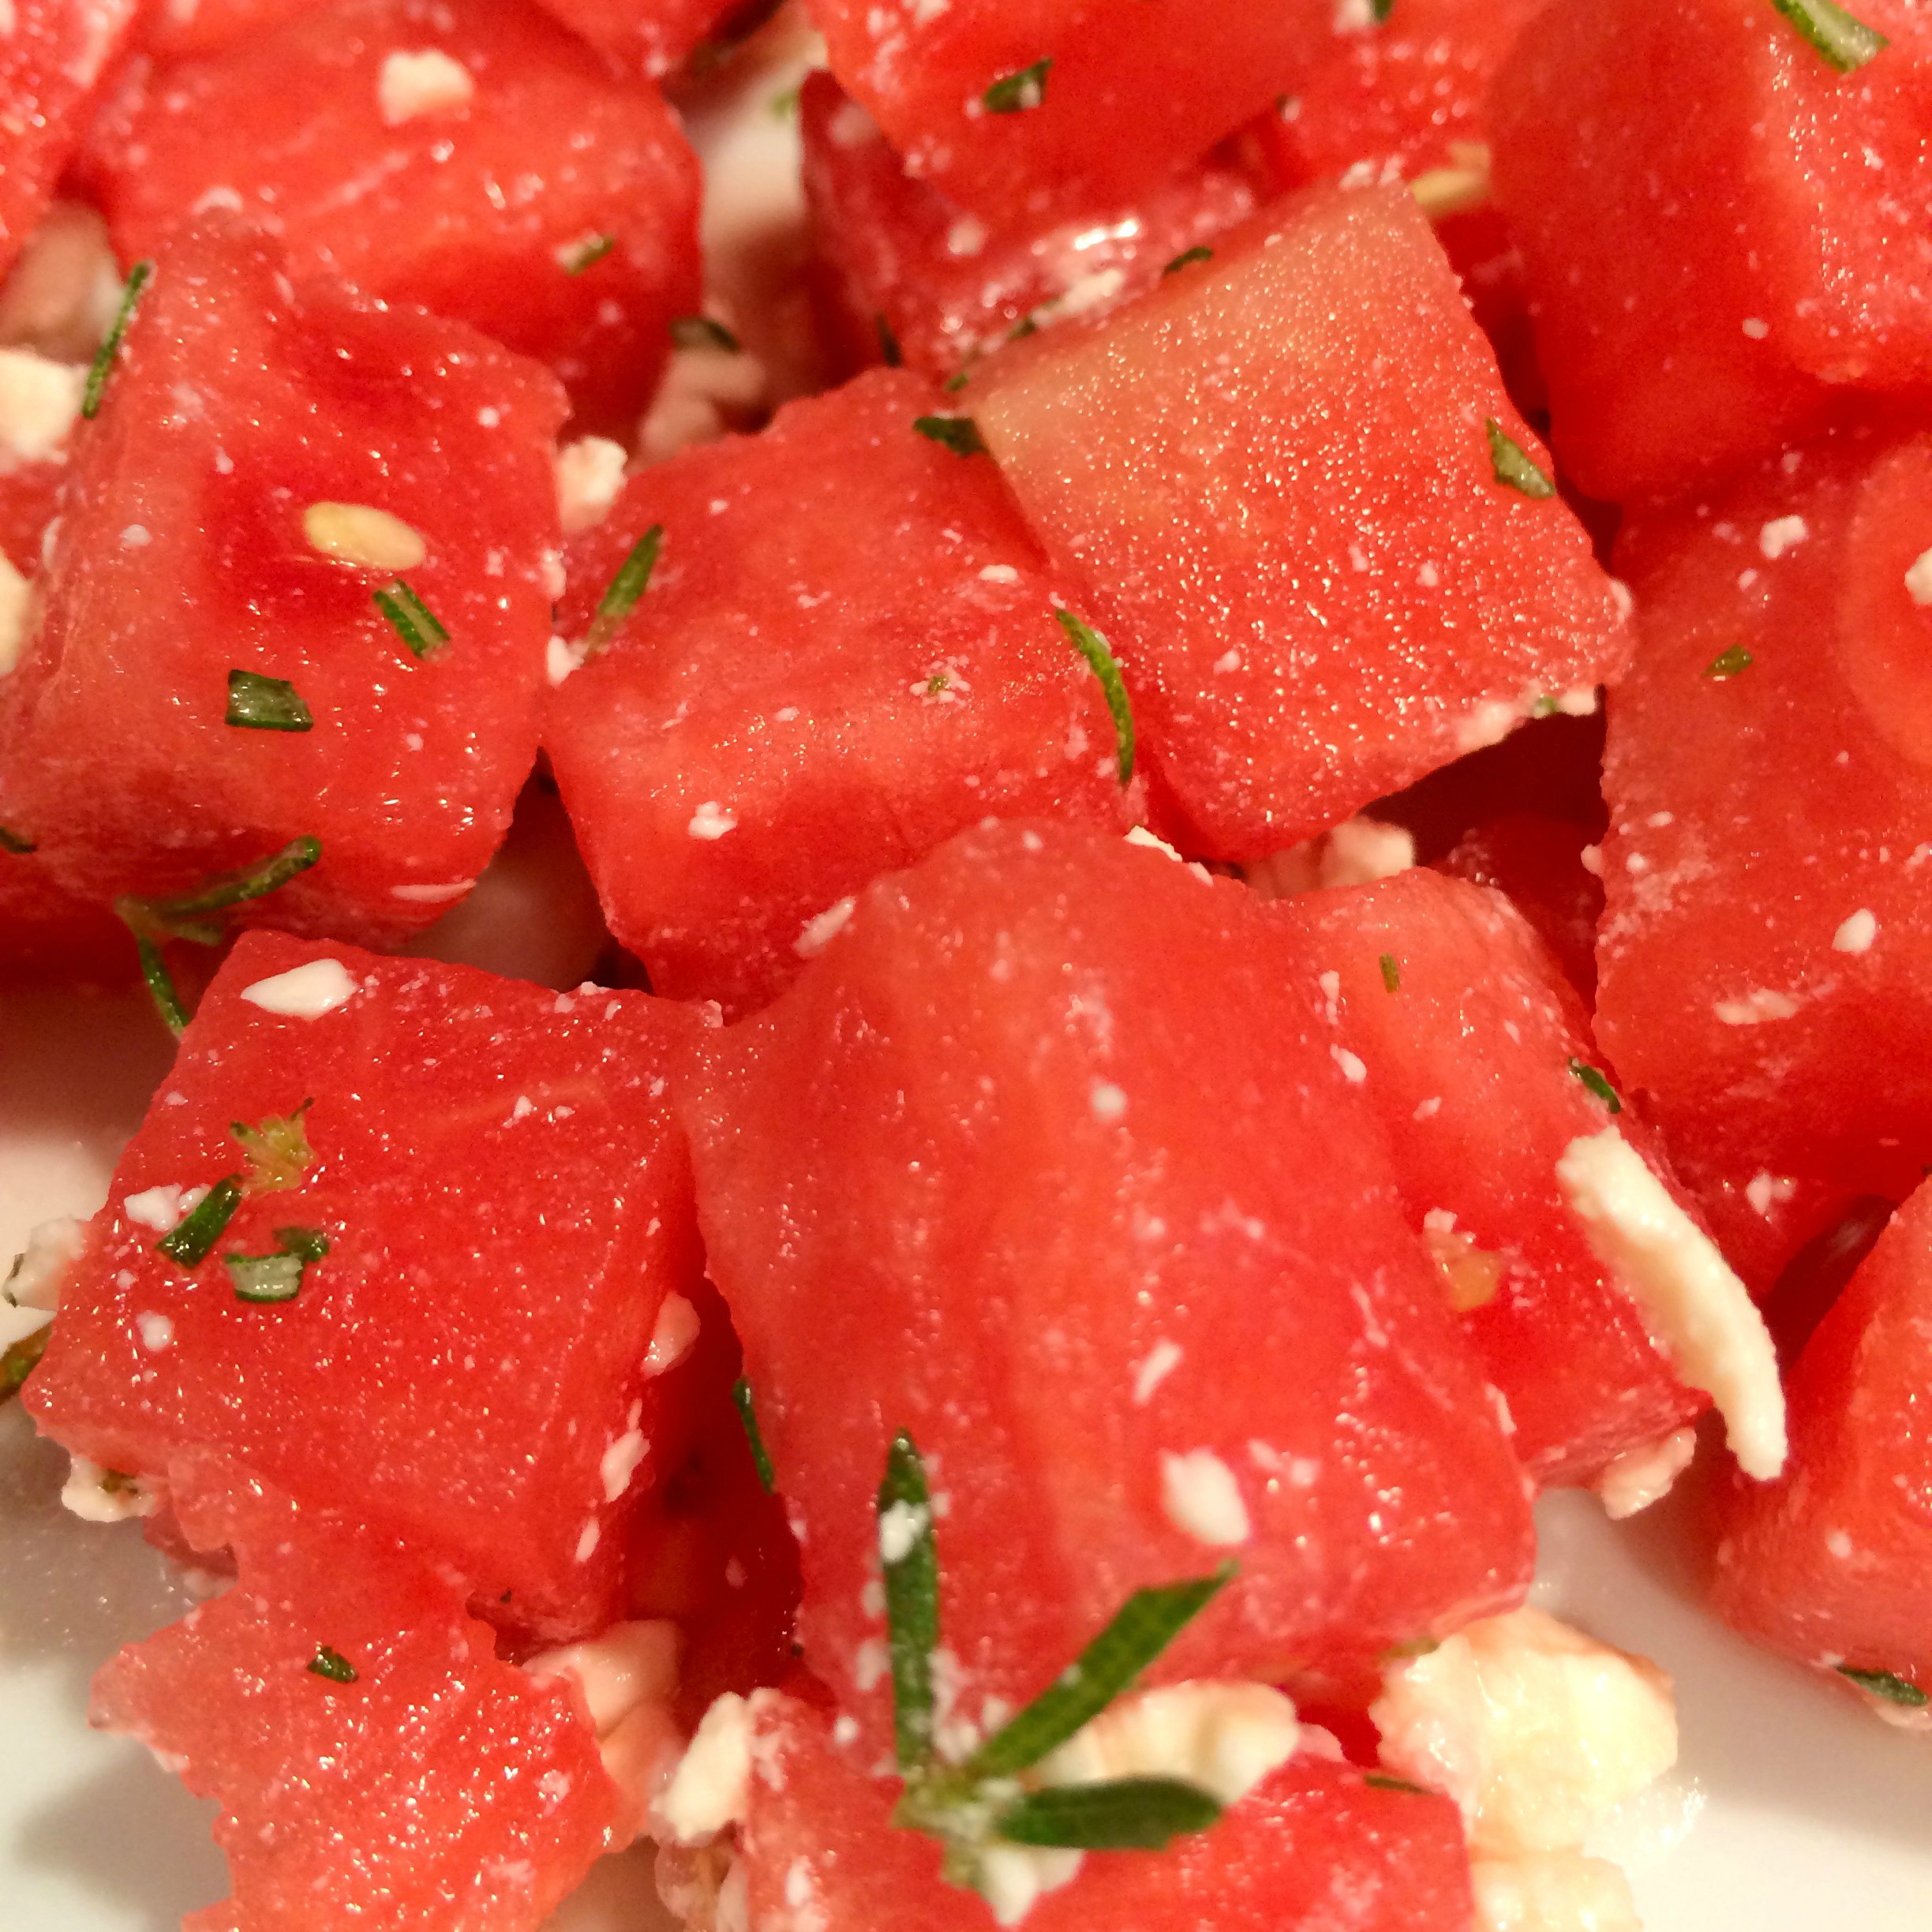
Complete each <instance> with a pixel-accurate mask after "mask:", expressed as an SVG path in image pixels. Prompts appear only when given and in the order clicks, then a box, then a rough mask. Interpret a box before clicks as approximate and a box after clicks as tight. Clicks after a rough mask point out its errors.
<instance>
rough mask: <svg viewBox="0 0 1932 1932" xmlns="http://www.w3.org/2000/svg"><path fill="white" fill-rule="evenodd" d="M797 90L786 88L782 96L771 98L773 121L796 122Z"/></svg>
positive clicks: (776, 95) (775, 95)
mask: <svg viewBox="0 0 1932 1932" xmlns="http://www.w3.org/2000/svg"><path fill="white" fill-rule="evenodd" d="M798 110H799V90H798V88H795V87H792V88H786V89H785V90H784V92H783V93H782V94H774V95H773V96H772V98H771V116H772V118H773V120H774V121H796V119H797V118H798Z"/></svg>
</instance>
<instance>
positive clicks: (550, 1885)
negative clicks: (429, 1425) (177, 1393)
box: [92, 1450, 619, 1932]
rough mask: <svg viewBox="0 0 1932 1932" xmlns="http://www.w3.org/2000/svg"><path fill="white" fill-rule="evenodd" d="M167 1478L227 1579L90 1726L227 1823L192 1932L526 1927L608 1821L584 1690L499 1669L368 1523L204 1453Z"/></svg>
mask: <svg viewBox="0 0 1932 1932" xmlns="http://www.w3.org/2000/svg"><path fill="white" fill-rule="evenodd" d="M169 1481H170V1490H171V1493H172V1495H173V1497H174V1507H175V1510H176V1512H177V1514H178V1516H179V1518H180V1521H181V1525H182V1530H183V1532H184V1533H185V1537H186V1538H187V1539H188V1541H189V1542H190V1543H191V1544H193V1547H194V1548H197V1549H200V1550H210V1551H213V1550H220V1549H223V1548H230V1549H232V1550H233V1551H234V1554H235V1557H236V1559H237V1563H238V1571H239V1577H238V1582H236V1583H235V1585H234V1587H233V1588H232V1589H229V1590H227V1592H226V1593H224V1594H223V1595H222V1596H221V1597H218V1598H217V1599H216V1600H215V1601H213V1602H212V1603H207V1604H203V1605H202V1606H201V1607H200V1608H198V1609H196V1610H193V1611H191V1612H189V1615H188V1616H186V1617H185V1619H183V1620H182V1622H181V1623H177V1624H174V1625H173V1626H171V1627H169V1628H168V1629H166V1630H163V1631H160V1632H159V1634H156V1635H155V1636H153V1637H151V1638H148V1639H147V1640H146V1641H145V1642H141V1643H137V1644H131V1645H129V1646H128V1647H127V1648H126V1649H124V1650H123V1651H122V1652H121V1653H120V1654H119V1655H118V1657H115V1658H114V1659H113V1661H111V1662H110V1663H109V1664H107V1666H106V1668H104V1669H103V1670H102V1672H100V1674H99V1676H98V1677H96V1678H95V1683H94V1696H93V1705H92V1720H93V1722H94V1723H95V1724H97V1725H99V1726H101V1727H103V1728H106V1729H108V1730H113V1731H121V1732H129V1733H130V1734H132V1735H133V1736H135V1737H137V1738H138V1739H140V1741H141V1742H142V1743H144V1744H146V1745H148V1747H149V1748H150V1749H152V1750H153V1751H154V1752H155V1754H156V1755H157V1756H159V1757H160V1758H162V1759H163V1762H167V1763H169V1764H170V1765H173V1766H174V1768H176V1769H178V1770H179V1771H180V1773H181V1776H182V1781H183V1782H184V1783H185V1784H186V1785H187V1787H188V1788H189V1790H190V1791H192V1792H194V1793H195V1794H196V1795H197V1796H200V1797H204V1798H212V1799H215V1801H216V1802H217V1803H219V1806H220V1807H221V1814H220V1816H219V1818H218V1819H217V1821H216V1823H215V1837H216V1839H217V1840H218V1841H219V1843H220V1844H221V1845H222V1848H223V1850H224V1851H226V1852H227V1855H228V1862H229V1870H230V1880H231V1883H232V1885H233V1886H234V1895H233V1896H232V1897H231V1898H230V1899H229V1900H227V1902H226V1903H225V1904H220V1905H215V1906H211V1907H210V1908H208V1909H207V1910H206V1911H200V1912H197V1913H194V1914H193V1915H190V1917H189V1919H188V1920H187V1932H243V1928H245V1929H246V1932H317V1928H320V1927H322V1926H348V1925H355V1926H371V1927H377V1926H380V1927H383V1928H394V1929H395V1932H401V1928H402V1927H405V1926H406V1927H408V1928H410V1932H458V1929H459V1928H461V1932H535V1928H536V1927H537V1926H539V1925H540V1924H541V1923H542V1921H543V1920H544V1919H545V1917H546V1916H547V1915H548V1914H549V1911H550V1909H551V1908H552V1906H554V1905H555V1904H556V1903H557V1901H558V1900H560V1898H562V1897H563V1896H564V1894H565V1893H567V1892H568V1891H569V1890H571V1889H572V1887H573V1886H575V1884H576V1883H577V1881H578V1879H580V1878H582V1875H583V1874H584V1872H585V1871H586V1870H587V1869H588V1868H589V1866H590V1863H592V1861H593V1859H595V1858H596V1857H597V1855H598V1854H599V1853H600V1852H602V1851H603V1850H604V1849H605V1848H606V1846H607V1845H608V1844H609V1843H610V1842H611V1840H612V1836H613V1830H612V1828H613V1825H614V1824H615V1822H616V1818H617V1815H618V1810H619V1798H618V1794H617V1792H616V1787H615V1786H614V1785H613V1784H612V1781H611V1780H610V1778H609V1777H608V1776H607V1775H606V1774H605V1769H604V1767H603V1765H602V1763H601V1761H600V1759H599V1757H598V1754H597V1735H596V1733H595V1732H593V1730H592V1728H591V1725H590V1718H589V1716H588V1713H586V1711H585V1710H584V1709H583V1708H582V1700H581V1698H580V1697H579V1696H578V1694H577V1693H576V1692H575V1691H574V1690H572V1689H571V1687H569V1685H568V1684H567V1682H565V1681H564V1680H561V1679H552V1680H551V1681H549V1682H547V1683H537V1681H535V1680H534V1679H532V1678H530V1677H528V1676H525V1675H524V1673H523V1672H521V1671H519V1670H517V1669H515V1668H513V1667H512V1666H511V1665H510V1664H504V1663H500V1662H499V1661H497V1657H496V1648H495V1634H494V1633H493V1632H492V1631H491V1630H490V1629H489V1627H487V1626H486V1625H485V1624H482V1623H477V1622H476V1621H475V1620H474V1619H472V1618H471V1617H470V1616H467V1615H466V1613H465V1612H464V1609H463V1604H462V1593H461V1592H460V1591H459V1590H457V1589H454V1588H452V1587H451V1585H450V1583H449V1582H447V1580H446V1579H445V1578H444V1577H443V1576H441V1575H440V1574H439V1573H438V1572H437V1571H436V1569H435V1567H433V1565H432V1564H431V1563H425V1560H424V1557H423V1555H422V1552H421V1550H420V1549H419V1548H415V1547H414V1546H413V1545H412V1544H411V1542H410V1541H409V1540H408V1539H406V1538H402V1537H398V1536H397V1535H395V1533H393V1532H391V1531H388V1530H385V1529H380V1528H377V1527H376V1526H374V1525H373V1524H371V1523H369V1522H368V1521H367V1520H366V1519H365V1518H363V1516H362V1515H361V1512H360V1511H342V1510H337V1509H329V1508H324V1507H318V1506H316V1504H314V1503H312V1502H301V1503H298V1502H297V1501H295V1500H294V1499H293V1498H291V1497H290V1496H287V1495H286V1494H284V1493H283V1492H281V1491H279V1490H278V1489H276V1488H274V1487H273V1486H272V1485H269V1484H268V1483H265V1482H264V1481H262V1480H261V1479H260V1477H258V1476H256V1475H254V1474H253V1473H250V1472H249V1470H245V1468H243V1467H242V1466H241V1465H240V1464H238V1463H237V1462H234V1460H233V1459H232V1458H228V1457H226V1456H223V1455H219V1454H217V1453H215V1452H212V1451H207V1450H197V1451H192V1452H189V1454H187V1455H184V1456H182V1458H178V1460H177V1461H176V1462H174V1463H173V1464H172V1465H171V1466H170V1470H169Z"/></svg>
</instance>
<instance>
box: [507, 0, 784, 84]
mask: <svg viewBox="0 0 1932 1932" xmlns="http://www.w3.org/2000/svg"><path fill="white" fill-rule="evenodd" d="M538 4H539V5H540V6H541V7H542V8H543V10H544V11H545V13H549V14H551V15H552V16H553V17H555V18H556V19H558V20H560V21H562V22H563V23H564V25H565V26H566V27H567V28H570V30H571V32H573V33H575V34H578V35H581V36H582V38H583V39H586V40H587V41H589V42H590V44H591V46H592V47H595V48H596V49H597V51H598V53H600V54H602V55H603V56H604V58H605V61H606V62H608V64H609V66H611V67H612V69H614V70H615V71H616V72H617V73H620V74H624V75H627V76H637V75H644V76H648V77H650V78H651V79H653V80H656V79H657V78H658V77H661V76H662V75H664V74H667V73H669V72H670V71H671V69H672V68H674V67H676V66H678V65H679V64H680V62H683V59H684V58H685V57H686V56H687V54H691V53H692V52H694V51H695V50H696V49H697V48H698V46H699V45H700V44H701V43H702V42H703V40H704V39H705V37H706V35H708V34H709V33H710V32H711V31H712V29H713V28H716V27H719V26H721V25H728V24H729V23H730V21H731V19H732V16H733V15H734V14H737V13H743V12H745V11H747V9H746V8H745V7H744V6H742V5H741V4H740V3H739V0H538Z"/></svg>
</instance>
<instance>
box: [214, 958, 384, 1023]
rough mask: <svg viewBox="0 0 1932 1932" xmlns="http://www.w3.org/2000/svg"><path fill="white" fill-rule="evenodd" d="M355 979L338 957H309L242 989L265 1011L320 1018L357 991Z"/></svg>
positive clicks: (296, 1016)
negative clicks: (299, 964)
mask: <svg viewBox="0 0 1932 1932" xmlns="http://www.w3.org/2000/svg"><path fill="white" fill-rule="evenodd" d="M356 990H357V989H356V982H355V980H354V977H353V976H352V975H350V971H349V968H347V967H346V966H345V965H344V964H343V963H342V961H341V960H339V959H317V960H309V962H308V964H306V965H302V966H291V967H290V968H289V970H288V971H287V972H283V973H276V974H275V975H273V976H272V977H271V978H269V979H257V980H256V982H255V983H254V984H253V986H245V987H243V988H242V989H241V997H242V998H244V999H245V1000H246V1001H247V1002H248V1003H249V1005H251V1006H259V1007H260V1009H262V1011H263V1012H264V1013H280V1014H282V1015H283V1016H284V1017H286V1018H288V1019H291V1020H319V1019H320V1018H321V1017H322V1016H323V1014H324V1013H333V1012H334V1011H335V1009H336V1008H337V1007H338V1006H340V1005H343V1003H344V1002H346V1001H349V1000H351V999H354V998H355V995H356Z"/></svg>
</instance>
